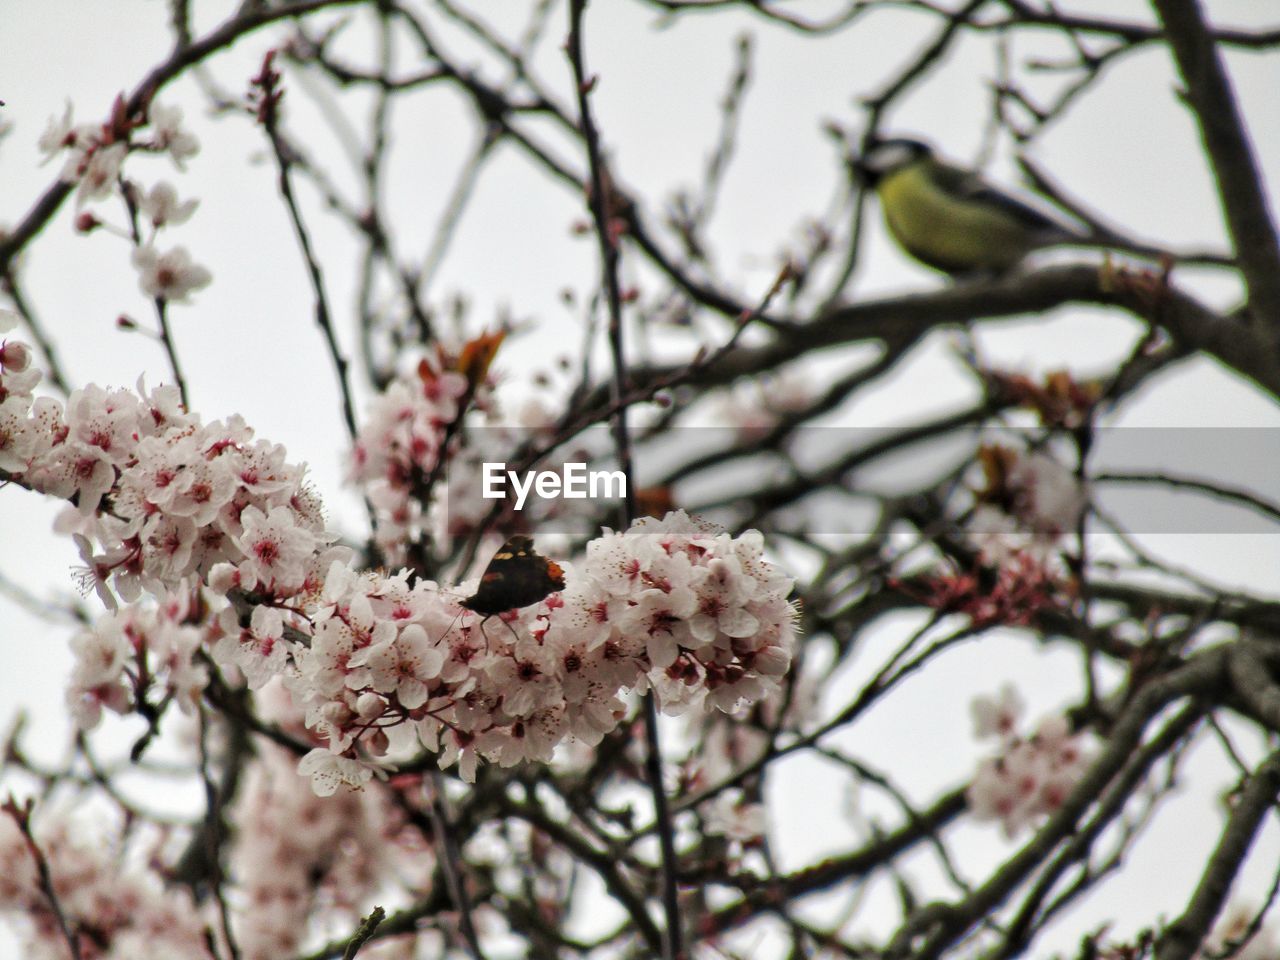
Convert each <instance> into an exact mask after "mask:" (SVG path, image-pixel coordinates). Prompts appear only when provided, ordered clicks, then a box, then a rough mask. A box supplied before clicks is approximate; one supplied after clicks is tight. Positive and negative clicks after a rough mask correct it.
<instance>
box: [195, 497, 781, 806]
mask: <svg viewBox="0 0 1280 960" xmlns="http://www.w3.org/2000/svg"><path fill="white" fill-rule="evenodd" d="M791 585H792V581H791V579H790V578H788V577H786V576H785V575H784V574H783V573H782V572H781V571H780V570H779V569H778V568H777V567H775V566H774V565H773V564H771V563H769V562H768V561H766V560H765V559H764V557H763V542H762V540H761V538H760V535H759V534H758V533H755V532H754V531H749V532H748V533H746V534H743V535H742V536H741V537H738V538H736V539H735V538H733V537H730V536H729V535H728V534H726V533H723V532H721V531H719V530H718V529H716V528H714V527H712V526H710V525H707V524H705V523H703V522H701V521H698V520H694V519H691V518H690V517H688V516H687V515H685V514H684V513H683V512H677V513H671V514H668V515H667V517H666V518H664V519H663V520H653V519H649V518H644V519H641V520H639V521H637V522H636V523H635V524H633V525H632V527H631V528H630V529H629V530H628V531H626V532H625V533H606V535H605V536H603V537H601V538H599V539H597V540H594V541H592V542H591V543H589V544H588V546H587V555H586V561H585V563H583V564H582V565H581V568H580V569H571V571H570V576H569V582H568V586H567V587H566V589H565V590H564V591H563V592H561V593H559V594H552V595H551V596H549V597H548V598H547V599H546V600H545V601H543V602H541V603H538V604H533V605H531V606H528V607H525V608H523V609H521V610H516V611H511V612H509V613H507V614H504V615H502V616H501V617H494V618H490V619H489V620H488V621H486V620H485V619H484V618H482V617H480V616H479V615H477V614H475V613H473V612H471V611H469V610H466V609H464V608H462V607H460V606H459V605H458V601H459V600H460V599H462V598H463V597H464V596H466V595H467V593H469V590H468V589H467V588H468V587H469V586H470V585H469V584H463V585H462V586H461V588H460V592H458V593H456V594H453V593H450V592H447V591H442V590H441V589H440V588H439V587H437V586H436V585H435V584H433V583H430V582H429V581H419V582H418V583H416V584H412V585H411V584H410V583H409V578H408V574H407V573H401V574H399V575H396V576H391V577H386V576H375V575H370V574H358V573H356V572H355V571H353V570H351V569H350V568H349V567H346V566H343V565H342V564H337V563H335V564H334V565H333V566H332V568H331V570H330V573H329V576H328V578H327V579H326V581H325V585H324V589H323V592H322V599H321V602H320V604H319V606H318V609H313V610H312V611H311V612H310V613H309V615H308V616H309V621H310V624H311V628H312V630H313V633H312V636H311V640H310V643H309V645H308V646H306V647H302V646H300V645H296V646H293V649H292V657H293V659H294V662H295V663H296V664H297V671H296V673H294V674H292V675H286V677H285V683H286V685H287V686H288V688H289V689H290V691H291V692H292V693H293V694H294V697H295V699H296V700H297V701H298V702H299V703H301V704H303V705H305V707H306V711H307V724H308V726H309V727H311V728H312V729H313V730H315V731H316V732H318V733H320V734H321V735H322V736H323V737H324V738H325V740H326V741H327V743H328V748H327V749H325V748H318V749H316V750H313V751H312V752H311V753H310V754H308V755H307V756H306V757H304V758H303V760H302V762H301V764H300V765H299V771H300V772H303V773H309V774H310V775H311V776H312V779H313V782H314V785H315V789H316V790H317V792H319V793H332V792H333V791H334V790H336V789H337V788H338V786H339V785H341V784H343V783H346V784H350V785H358V784H361V783H363V782H365V781H367V780H368V779H369V778H370V777H371V776H372V775H373V774H374V772H375V769H376V767H375V765H374V764H373V763H372V762H370V761H371V760H374V759H381V758H387V759H392V758H395V757H400V756H405V755H411V754H412V753H413V752H414V751H415V750H416V749H417V748H418V747H425V748H426V749H427V750H429V751H431V752H432V753H437V754H438V755H439V764H440V765H441V766H442V767H443V766H448V765H451V764H454V763H457V765H458V767H459V770H460V772H461V774H462V776H463V777H464V779H467V780H472V779H474V777H475V771H476V767H477V764H478V763H479V762H480V760H482V759H483V760H487V761H490V762H494V763H498V764H500V765H502V766H510V765H513V764H515V763H518V762H520V761H522V760H533V761H539V762H547V761H549V760H550V759H551V757H552V754H553V752H554V750H555V748H556V747H557V746H558V745H559V744H560V743H561V742H563V741H564V740H565V739H566V738H569V737H572V738H574V739H576V740H579V741H582V742H585V743H587V744H592V745H594V744H596V743H598V742H599V741H600V739H601V738H602V737H603V736H604V734H605V733H607V732H609V731H611V730H612V729H614V727H616V726H617V724H618V723H619V722H620V720H621V719H622V718H623V717H624V716H625V715H626V709H625V704H624V703H623V701H622V699H621V697H622V696H623V695H624V694H625V693H626V692H628V691H631V690H645V689H649V688H654V689H656V690H657V692H658V695H659V696H660V698H661V701H662V703H663V706H664V708H665V709H666V710H668V712H672V713H681V712H685V711H688V710H691V709H695V708H702V709H718V710H722V711H731V710H733V709H735V708H736V707H738V706H739V705H741V704H744V703H751V702H754V701H756V700H759V699H760V698H761V697H763V696H764V695H765V694H766V693H767V692H768V691H769V690H771V689H773V688H774V687H775V686H776V683H777V679H778V678H779V677H781V676H782V675H783V674H785V673H786V671H787V669H788V667H789V665H790V660H791V646H792V642H793V640H794V636H795V623H794V621H795V609H794V608H793V607H792V605H791V604H790V603H789V602H788V600H787V595H788V594H789V593H790V590H791ZM255 617H257V614H255ZM260 619H261V620H262V623H261V624H260V626H261V630H260V631H259V630H257V629H256V628H255V631H254V632H253V635H252V637H251V638H250V639H249V642H247V643H245V642H241V643H240V644H239V652H238V656H239V657H240V658H241V662H243V660H245V659H247V658H249V657H252V656H257V654H256V653H254V652H251V651H257V650H260V649H265V648H268V647H269V648H270V649H271V650H272V652H273V653H274V652H275V651H276V650H277V649H278V648H279V647H280V646H281V645H282V644H283V645H290V643H289V641H288V640H287V639H286V637H285V633H286V630H285V626H286V625H284V624H281V623H278V622H277V620H276V618H275V617H274V616H271V617H270V620H269V622H268V615H267V614H263V615H262V616H261V618H260ZM294 626H299V627H300V624H294ZM219 652H220V651H219V650H218V649H215V656H217V655H218V654H219ZM221 652H223V653H225V652H227V651H221ZM245 667H246V670H252V667H253V665H252V664H251V663H250V664H245ZM357 747H360V748H361V749H359V750H358V749H356V748H357Z"/></svg>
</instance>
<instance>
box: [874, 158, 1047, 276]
mask: <svg viewBox="0 0 1280 960" xmlns="http://www.w3.org/2000/svg"><path fill="white" fill-rule="evenodd" d="M877 192H878V193H879V196H880V205H881V206H882V207H883V208H884V215H885V221H886V222H887V224H888V226H889V232H890V233H891V234H893V238H894V239H895V240H897V241H898V243H899V244H901V246H902V248H903V249H904V250H906V251H907V253H909V254H911V256H913V257H915V258H916V259H917V260H919V261H921V262H922V263H925V264H927V265H928V266H931V267H934V268H936V269H938V270H945V271H947V272H949V273H964V272H967V271H972V270H996V271H1001V270H1007V269H1008V268H1009V267H1012V266H1013V265H1014V264H1016V263H1017V262H1018V261H1019V260H1021V259H1022V257H1023V256H1024V255H1025V254H1026V253H1027V252H1028V250H1029V249H1030V248H1031V247H1032V246H1033V244H1032V241H1031V238H1030V236H1029V234H1028V231H1027V228H1026V227H1025V226H1024V225H1023V224H1021V223H1019V222H1018V221H1017V220H1016V219H1014V218H1013V217H1012V216H1010V215H1009V214H1008V213H1005V212H1004V211H1002V210H1001V209H1000V208H999V207H995V206H992V205H991V204H986V203H982V202H979V201H978V200H974V199H971V198H966V197H963V196H957V195H954V194H951V193H948V192H947V191H946V190H944V189H943V188H942V187H940V186H939V185H938V184H937V182H936V180H935V179H934V178H933V177H932V176H931V175H930V170H929V163H928V162H922V163H914V164H911V165H910V166H908V167H905V168H903V169H902V170H897V171H895V172H893V173H890V174H888V175H886V176H885V177H884V179H883V180H881V181H880V183H879V185H878V186H877Z"/></svg>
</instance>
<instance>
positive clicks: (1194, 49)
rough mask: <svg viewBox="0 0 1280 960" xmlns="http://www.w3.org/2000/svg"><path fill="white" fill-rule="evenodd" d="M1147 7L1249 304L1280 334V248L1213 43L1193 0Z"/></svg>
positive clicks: (1157, 1)
mask: <svg viewBox="0 0 1280 960" xmlns="http://www.w3.org/2000/svg"><path fill="white" fill-rule="evenodd" d="M1152 6H1154V7H1155V9H1156V12H1157V13H1158V14H1159V16H1160V20H1161V22H1162V23H1163V24H1164V27H1165V32H1166V34H1167V36H1168V39H1169V47H1170V49H1171V50H1172V51H1173V56H1174V59H1175V60H1176V61H1177V63H1178V71H1179V72H1180V73H1181V74H1182V79H1183V81H1184V82H1185V83H1186V85H1187V98H1188V100H1189V101H1190V103H1191V106H1192V108H1193V109H1194V110H1195V113H1196V120H1197V122H1198V123H1199V124H1200V136H1201V138H1202V139H1203V140H1204V145H1205V150H1206V151H1207V152H1208V154H1209V159H1210V161H1211V162H1212V166H1213V175H1214V178H1215V179H1216V180H1217V183H1218V195H1219V196H1220V197H1221V198H1222V207H1223V212H1224V213H1225V214H1226V218H1227V229H1228V230H1229V231H1230V233H1231V239H1232V243H1233V244H1234V246H1235V250H1236V256H1237V257H1238V258H1239V261H1240V269H1241V270H1242V271H1243V273H1244V277H1245V282H1246V283H1247V285H1248V287H1249V300H1250V302H1251V304H1252V305H1253V306H1254V307H1255V308H1256V310H1257V313H1258V316H1259V319H1260V320H1261V321H1262V322H1263V323H1265V324H1267V326H1268V327H1270V328H1271V329H1272V330H1276V329H1280V243H1278V242H1277V240H1276V227H1275V224H1274V223H1272V221H1271V215H1270V213H1269V212H1268V209H1267V198H1266V195H1265V194H1264V192H1263V187H1262V174H1261V172H1260V171H1259V170H1258V164H1257V161H1256V159H1255V158H1254V155H1253V150H1252V149H1251V148H1250V145H1249V135H1248V132H1247V131H1246V128H1245V123H1244V118H1243V117H1242V116H1241V115H1240V110H1239V108H1238V107H1237V105H1236V98H1235V94H1234V93H1233V91H1232V89H1231V81H1230V80H1229V79H1228V78H1227V71H1226V68H1225V67H1224V66H1223V63H1222V58H1221V57H1219V56H1218V49H1217V45H1216V43H1215V42H1214V39H1213V35H1212V33H1211V31H1210V30H1209V27H1208V25H1207V24H1206V23H1205V20H1204V16H1203V13H1202V11H1201V10H1200V5H1199V3H1197V2H1196V0H1152Z"/></svg>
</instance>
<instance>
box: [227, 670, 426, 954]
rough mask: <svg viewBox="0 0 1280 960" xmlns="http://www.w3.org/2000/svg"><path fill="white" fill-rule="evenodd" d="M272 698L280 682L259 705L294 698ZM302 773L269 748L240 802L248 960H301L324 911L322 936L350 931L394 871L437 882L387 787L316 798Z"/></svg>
mask: <svg viewBox="0 0 1280 960" xmlns="http://www.w3.org/2000/svg"><path fill="white" fill-rule="evenodd" d="M273 693H275V694H282V691H281V690H280V689H279V685H278V684H276V685H273V686H272V688H270V689H269V690H268V691H266V696H264V697H260V698H259V703H260V704H261V703H262V702H263V700H267V701H268V702H269V703H270V702H272V701H275V700H277V699H278V700H283V701H287V699H288V698H287V696H280V697H275V696H272V694H273ZM267 712H268V714H269V715H273V716H276V717H277V719H276V722H277V723H279V722H281V720H280V719H279V718H278V715H279V714H280V713H288V714H293V713H295V712H296V711H293V710H292V709H291V708H286V709H284V710H283V711H277V710H275V709H273V708H271V707H270V706H269V707H268V710H267ZM299 719H300V718H299ZM288 725H289V726H291V724H288ZM296 766H297V763H296V760H295V759H294V757H293V756H292V755H291V754H289V753H287V752H286V751H285V750H283V749H282V748H280V747H277V746H274V745H263V746H261V748H260V749H259V754H258V762H256V763H254V764H252V765H251V766H250V767H249V768H248V770H247V772H246V775H245V784H244V787H243V790H242V793H241V796H240V797H239V798H238V800H237V802H236V810H235V823H236V837H235V844H234V846H233V848H232V851H231V860H230V865H231V872H232V875H233V876H234V877H235V878H236V886H237V890H238V892H239V896H240V898H242V902H243V903H245V904H246V905H247V907H248V908H247V909H244V910H240V911H238V912H237V914H236V917H235V921H236V922H235V925H234V927H235V934H236V941H237V946H238V947H239V955H240V956H241V957H242V958H243V960H276V958H278V957H291V956H294V955H295V954H297V953H298V952H299V950H300V949H301V948H302V947H303V946H304V938H308V937H314V935H315V933H316V932H317V931H316V930H315V929H314V918H315V917H316V916H317V914H318V913H319V914H320V915H324V916H326V917H328V918H329V920H330V922H331V929H329V930H328V931H323V930H322V931H319V932H321V933H327V934H328V935H329V936H332V937H337V936H340V935H342V934H343V933H344V932H346V931H349V930H350V927H351V924H352V923H353V922H354V921H355V920H356V918H357V917H358V916H359V914H360V911H361V910H362V909H364V908H365V907H366V901H367V899H368V898H369V897H370V896H372V895H373V894H374V893H375V892H377V891H378V889H379V883H380V881H381V880H382V879H383V878H385V877H386V876H387V875H388V873H392V874H394V875H395V876H396V877H398V878H400V879H401V881H402V883H403V884H404V885H405V886H406V887H407V888H408V889H410V890H418V891H425V890H428V889H429V888H430V885H431V873H432V871H433V869H434V868H435V857H434V855H433V852H432V850H431V848H430V846H429V845H428V844H426V843H425V842H423V841H422V839H421V836H420V834H418V833H417V831H414V830H405V829H404V825H405V822H406V820H405V815H404V813H403V812H401V811H399V810H398V808H397V807H396V806H395V805H394V804H393V801H392V797H391V796H390V794H389V793H388V791H387V790H362V791H344V792H343V793H342V794H340V795H338V796H335V797H330V798H322V797H318V796H316V794H315V793H314V792H313V791H312V790H311V787H310V784H309V782H308V781H306V780H303V779H302V778H300V777H299V776H298V775H297V772H296V769H295V768H296ZM415 787H416V779H415ZM414 792H415V793H418V792H420V791H419V790H416V789H415V791H414Z"/></svg>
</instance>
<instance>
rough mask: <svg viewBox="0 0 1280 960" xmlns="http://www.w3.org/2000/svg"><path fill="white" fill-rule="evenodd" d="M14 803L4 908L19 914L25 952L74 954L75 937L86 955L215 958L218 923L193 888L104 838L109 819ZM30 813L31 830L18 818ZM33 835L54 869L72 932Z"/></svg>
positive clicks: (2, 878)
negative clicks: (44, 875)
mask: <svg viewBox="0 0 1280 960" xmlns="http://www.w3.org/2000/svg"><path fill="white" fill-rule="evenodd" d="M10 804H11V806H9V807H8V808H7V809H6V810H5V811H4V812H0V863H3V864H4V870H3V871H0V914H9V915H11V916H13V917H14V918H15V920H16V921H17V924H18V925H19V926H18V928H17V929H18V931H19V933H20V935H21V936H22V939H23V941H24V948H25V950H24V952H23V956H24V957H27V958H29V960H66V958H67V957H69V956H71V953H70V952H69V947H68V943H67V938H68V937H71V938H73V939H74V940H75V942H76V943H77V945H78V950H79V953H78V955H79V956H81V957H94V958H95V960H169V958H172V957H186V958H191V960H202V958H209V960H212V957H213V956H214V955H213V954H212V953H210V950H209V938H210V937H213V936H214V930H216V927H215V926H214V925H213V924H211V923H208V922H206V919H205V918H203V917H202V916H201V914H200V911H199V910H198V909H197V908H196V906H195V904H194V903H193V902H192V900H191V897H190V894H189V892H188V891H186V890H185V889H184V888H179V887H173V886H171V885H168V884H166V883H165V881H164V878H163V877H162V876H161V875H160V874H159V873H157V872H156V871H155V870H154V869H153V868H152V867H151V866H144V865H141V864H137V863H132V862H129V863H122V862H121V854H120V852H119V851H118V850H114V849H113V848H112V845H110V844H106V843H103V842H102V840H101V838H100V829H101V824H98V825H97V828H96V831H95V832H93V833H91V832H89V830H88V829H87V827H88V824H85V825H84V827H85V829H83V830H82V829H80V825H79V824H78V823H77V822H76V821H74V820H72V819H71V818H70V817H68V816H66V815H64V814H62V813H61V812H60V811H57V810H51V809H49V808H45V810H44V811H43V813H42V814H40V815H38V816H35V817H29V814H28V813H25V812H21V811H20V810H19V809H18V808H16V806H12V801H10ZM23 817H29V819H28V820H27V822H28V823H29V824H30V825H31V838H28V837H27V836H25V835H24V833H23V831H22V830H21V829H20V828H19V826H18V819H19V818H23ZM32 821H34V822H33V823H32ZM92 837H97V839H91V838H92ZM32 843H34V844H35V847H36V850H38V851H39V856H40V858H41V859H42V860H43V862H44V864H45V866H46V867H47V869H48V877H49V886H50V887H51V888H52V893H53V896H54V898H55V899H56V901H57V907H58V910H59V911H60V912H61V914H62V923H64V924H65V926H66V932H65V933H64V932H63V929H62V924H60V923H59V919H58V916H57V914H56V913H55V912H54V910H53V906H52V904H51V902H50V899H49V896H48V895H47V890H46V888H45V886H44V884H43V883H42V880H41V877H40V868H39V861H38V860H37V859H36V852H35V851H33V850H32ZM215 940H216V937H215Z"/></svg>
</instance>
